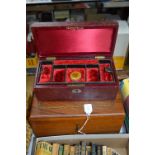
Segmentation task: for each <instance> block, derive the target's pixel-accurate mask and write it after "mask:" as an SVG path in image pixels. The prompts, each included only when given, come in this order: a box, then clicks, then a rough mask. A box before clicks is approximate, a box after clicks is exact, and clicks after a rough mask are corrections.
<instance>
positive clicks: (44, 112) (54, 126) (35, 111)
mask: <svg viewBox="0 0 155 155" xmlns="http://www.w3.org/2000/svg"><path fill="white" fill-rule="evenodd" d="M113 102H115V103H113ZM87 103H89V104H92V107H93V112H92V114H91V115H90V118H89V120H88V122H87V124H86V126H85V127H84V129H83V130H82V132H84V133H86V134H93V133H98V134H99V133H118V132H119V131H120V128H121V126H122V124H123V121H124V117H125V113H124V108H123V104H122V100H121V96H120V92H119V93H118V94H117V97H116V100H115V101H112V100H107V101H89V102H87V101H63V102H62V101H48V102H47V101H38V100H37V98H36V97H35V96H34V98H33V102H32V107H31V112H30V116H29V122H30V125H31V127H32V129H33V132H34V134H35V135H36V136H37V137H40V136H52V135H64V134H65V135H66V134H77V133H78V130H79V129H80V128H81V127H82V125H83V124H84V122H85V121H86V114H85V112H84V107H83V106H84V104H87Z"/></svg>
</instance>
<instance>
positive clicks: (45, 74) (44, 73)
mask: <svg viewBox="0 0 155 155" xmlns="http://www.w3.org/2000/svg"><path fill="white" fill-rule="evenodd" d="M51 73H52V65H42V66H41V75H40V79H39V83H45V82H49V81H50V78H51Z"/></svg>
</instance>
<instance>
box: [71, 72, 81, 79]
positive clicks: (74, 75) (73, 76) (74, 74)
mask: <svg viewBox="0 0 155 155" xmlns="http://www.w3.org/2000/svg"><path fill="white" fill-rule="evenodd" d="M70 78H71V80H75V81H76V80H80V79H81V73H80V72H78V71H74V72H72V73H71V74H70Z"/></svg>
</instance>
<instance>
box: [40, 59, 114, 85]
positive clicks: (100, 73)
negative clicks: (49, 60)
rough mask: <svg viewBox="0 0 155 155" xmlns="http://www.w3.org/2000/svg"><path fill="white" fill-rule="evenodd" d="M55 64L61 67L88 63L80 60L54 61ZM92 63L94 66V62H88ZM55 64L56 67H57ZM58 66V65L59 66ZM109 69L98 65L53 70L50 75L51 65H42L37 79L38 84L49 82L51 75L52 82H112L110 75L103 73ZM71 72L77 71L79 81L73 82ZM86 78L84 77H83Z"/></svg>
mask: <svg viewBox="0 0 155 155" xmlns="http://www.w3.org/2000/svg"><path fill="white" fill-rule="evenodd" d="M55 62H56V64H57V63H58V64H59V63H60V64H61V63H62V64H63V65H64V64H65V63H67V64H70V65H71V64H75V63H76V64H77V63H79V64H81V63H82V64H86V63H87V62H89V60H88V61H85V63H83V61H82V62H80V60H75V61H74V60H60V61H55ZM91 63H94V64H96V61H90V64H91ZM58 64H57V65H58ZM60 64H59V65H60ZM108 67H110V64H109V63H104V64H99V67H91V68H89V67H87V66H86V68H78V67H76V68H69V67H68V68H67V69H66V68H61V69H60V68H54V69H53V73H52V65H44V64H43V65H42V67H41V75H40V79H39V83H46V82H49V81H51V79H52V74H53V80H52V81H53V82H97V81H102V82H104V81H113V80H114V79H113V76H112V73H109V72H107V71H105V68H108ZM73 71H79V72H80V73H81V78H80V80H77V81H73V80H72V79H71V78H70V76H71V73H72V72H73ZM85 76H86V77H85Z"/></svg>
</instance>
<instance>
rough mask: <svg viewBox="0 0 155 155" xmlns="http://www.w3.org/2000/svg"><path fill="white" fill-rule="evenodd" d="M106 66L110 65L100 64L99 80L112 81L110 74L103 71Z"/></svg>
mask: <svg viewBox="0 0 155 155" xmlns="http://www.w3.org/2000/svg"><path fill="white" fill-rule="evenodd" d="M106 67H110V64H108V63H106V64H100V79H101V81H113V77H112V75H111V74H110V73H108V72H105V68H106Z"/></svg>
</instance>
